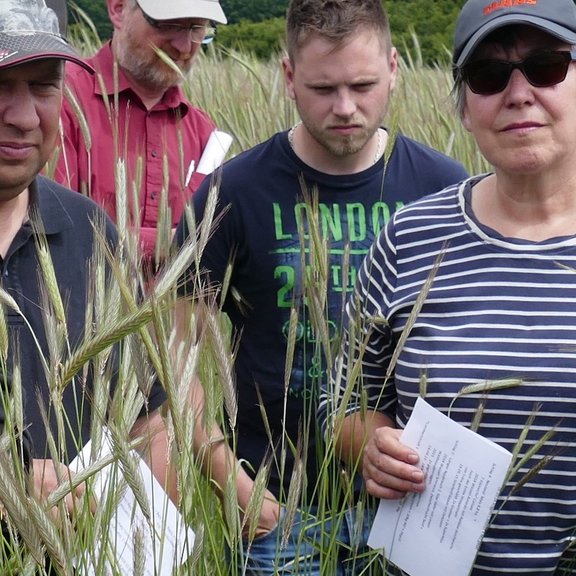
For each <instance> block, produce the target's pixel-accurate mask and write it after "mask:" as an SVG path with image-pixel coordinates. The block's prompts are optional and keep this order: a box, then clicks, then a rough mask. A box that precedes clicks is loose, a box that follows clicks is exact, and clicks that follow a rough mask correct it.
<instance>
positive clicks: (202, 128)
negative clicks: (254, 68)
mask: <svg viewBox="0 0 576 576" xmlns="http://www.w3.org/2000/svg"><path fill="white" fill-rule="evenodd" d="M107 4H108V14H109V17H110V20H111V22H112V25H113V27H114V33H113V37H112V40H111V42H108V43H107V44H105V45H104V46H103V47H102V48H101V50H99V52H98V53H97V54H96V55H95V56H94V57H92V58H89V59H88V62H89V63H90V64H91V65H92V66H93V67H94V68H95V69H96V72H97V75H96V76H92V75H91V74H88V73H86V72H85V71H84V70H82V69H80V68H74V69H72V68H70V69H69V70H68V71H67V74H66V84H67V86H68V87H69V88H70V90H71V92H72V94H73V98H74V100H75V101H76V103H75V104H72V103H71V102H69V101H68V100H66V101H65V102H64V107H63V114H62V141H61V143H60V146H61V147H62V151H61V154H60V157H59V160H58V164H57V167H56V172H55V178H56V180H57V181H58V182H60V183H62V184H64V185H66V186H69V187H70V188H71V189H73V190H77V191H79V192H82V193H83V194H86V195H88V196H90V197H91V198H92V199H94V200H96V202H98V203H99V204H100V205H101V206H103V207H104V209H105V210H106V212H107V213H108V214H109V215H110V217H111V218H112V219H113V220H114V221H120V219H122V218H124V214H123V213H120V211H119V210H118V209H117V196H118V195H119V194H120V193H119V191H118V189H117V180H116V178H115V176H116V170H117V166H118V162H119V161H120V160H122V161H123V162H124V167H125V170H126V182H127V189H128V190H129V192H130V198H131V199H132V191H133V190H136V191H137V192H138V195H139V201H138V202H134V203H133V204H132V205H131V207H130V216H129V224H130V225H131V226H132V227H134V228H136V229H137V230H139V232H140V246H141V248H142V249H143V252H144V255H145V256H147V260H148V261H149V262H150V261H153V260H154V257H155V256H160V254H157V253H156V251H155V247H156V238H157V227H158V223H159V219H160V218H161V214H162V212H163V210H164V208H165V205H166V203H167V205H168V207H169V209H170V212H171V213H170V214H169V217H168V218H169V220H170V221H171V226H172V228H175V227H176V225H177V223H178V220H179V218H180V215H181V214H182V211H183V206H184V204H185V202H186V201H187V200H188V199H189V197H190V195H191V194H192V193H193V192H194V191H195V190H196V189H197V187H198V185H199V184H200V182H201V181H202V179H203V175H201V174H200V173H197V172H196V171H195V168H196V167H197V166H198V162H199V160H200V158H201V156H202V153H203V151H204V149H205V146H206V143H207V141H208V138H209V136H210V134H211V133H212V132H213V131H214V129H215V126H214V123H213V122H212V120H211V119H210V118H209V117H208V116H207V114H206V113H205V112H203V111H202V110H199V109H198V108H195V107H194V106H193V105H192V104H191V103H190V102H189V101H188V100H187V98H186V96H185V94H184V92H183V90H182V88H181V87H180V85H181V84H182V82H183V80H184V79H185V77H186V75H187V74H188V73H189V72H190V70H191V68H192V65H193V63H194V60H195V57H196V55H197V53H198V51H199V50H200V47H201V45H202V44H206V43H208V42H209V41H210V40H211V39H212V37H213V33H214V29H213V28H212V22H219V23H226V17H225V15H224V12H223V11H222V8H221V6H220V4H219V2H218V1H217V0H166V1H159V0H138V1H136V0H107ZM116 66H117V69H116V68H115V67H116ZM79 110H80V111H81V113H80V112H79ZM79 114H81V115H82V116H84V118H79V117H78V115H79ZM165 240H169V238H167V239H165ZM159 244H162V242H159ZM164 244H166V242H164ZM159 249H160V247H159Z"/></svg>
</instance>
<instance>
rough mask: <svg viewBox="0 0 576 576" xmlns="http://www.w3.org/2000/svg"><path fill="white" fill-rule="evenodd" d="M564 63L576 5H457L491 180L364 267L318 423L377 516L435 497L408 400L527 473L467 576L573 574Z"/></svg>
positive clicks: (384, 245)
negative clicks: (412, 443)
mask: <svg viewBox="0 0 576 576" xmlns="http://www.w3.org/2000/svg"><path fill="white" fill-rule="evenodd" d="M575 46H576V6H575V4H574V2H573V0H523V1H520V0H514V1H511V0H507V1H499V2H488V0H469V1H468V2H467V3H466V4H465V6H464V7H463V9H462V11H461V14H460V16H459V19H458V22H457V25H456V33H455V50H454V56H453V62H454V78H455V93H456V95H457V100H458V110H459V113H460V116H461V119H462V122H463V124H464V126H465V127H466V129H467V130H468V131H469V132H470V133H471V135H472V136H473V137H474V138H475V140H476V142H477V145H478V147H479V149H480V151H481V152H482V154H483V155H484V157H485V158H486V159H487V160H488V161H489V162H490V164H491V165H492V166H493V170H492V171H491V172H490V173H488V174H482V175H478V176H475V177H472V178H470V179H468V180H466V181H464V182H462V183H461V184H459V185H457V186H452V187H449V188H447V189H445V190H443V191H441V192H439V193H437V194H435V195H432V196H428V197H427V198H425V199H423V200H419V201H417V202H415V203H413V204H411V205H409V206H407V207H405V208H403V209H402V210H400V211H398V212H397V213H396V214H395V216H394V218H393V219H392V221H391V222H390V223H389V225H388V226H387V228H386V229H385V230H384V231H383V232H382V234H381V235H380V237H379V239H378V240H377V242H376V243H375V244H374V246H373V247H372V250H371V252H370V254H369V255H368V257H367V259H366V260H365V262H364V265H363V268H362V270H361V273H360V275H359V278H358V282H357V286H356V291H355V294H354V295H353V297H352V298H351V299H350V301H349V304H348V308H347V313H348V317H349V327H348V332H347V336H346V338H345V341H344V342H343V345H342V353H341V358H340V359H341V361H342V363H341V364H338V366H339V370H337V371H335V373H336V372H337V373H338V374H339V375H340V379H338V378H337V377H336V376H335V377H334V380H333V383H332V385H333V386H334V389H332V390H331V391H330V393H328V392H326V393H325V395H324V401H323V403H322V405H321V416H322V417H323V418H326V417H328V418H327V435H328V436H330V435H331V434H333V433H334V434H336V437H337V448H338V450H339V454H340V456H341V458H342V459H343V460H344V461H347V462H350V463H351V464H352V465H355V464H358V465H359V468H360V469H361V470H362V473H363V477H364V480H365V485H366V488H367V490H368V492H369V493H370V494H372V495H373V496H376V497H377V498H383V499H400V498H402V497H404V496H405V495H406V494H407V493H420V492H423V491H425V490H428V489H430V490H432V489H433V485H434V484H433V478H432V472H433V470H432V469H431V468H429V467H427V463H426V462H425V461H424V458H423V455H421V454H418V453H417V451H415V450H412V449H411V448H409V447H407V446H406V445H404V444H403V443H402V442H401V440H400V436H401V430H402V428H404V426H405V425H406V423H407V421H408V419H409V418H410V415H411V412H412V410H413V407H414V404H415V401H416V399H417V397H418V396H419V395H423V396H425V399H426V400H427V401H428V402H429V403H430V404H432V405H433V406H434V407H436V408H437V409H438V410H440V411H442V412H444V413H445V414H448V415H449V416H450V417H451V418H452V419H454V420H456V421H457V422H459V423H461V424H462V425H463V426H465V427H468V428H473V429H476V431H477V432H478V433H479V434H481V435H483V436H485V437H487V438H489V439H490V440H492V441H494V442H496V443H498V444H500V445H501V446H503V447H504V448H506V449H508V450H509V451H510V452H512V453H513V454H514V458H515V460H514V464H518V463H519V462H520V461H521V459H523V458H524V459H525V461H524V462H523V463H522V464H521V465H520V466H519V469H518V470H517V471H516V472H514V473H513V474H512V475H509V478H508V479H507V480H506V481H505V483H504V485H503V487H502V490H501V493H500V496H499V498H498V501H497V502H496V503H495V505H494V514H493V515H492V517H491V520H490V523H489V524H488V526H487V527H486V530H485V532H484V537H483V539H482V541H481V542H480V543H479V550H478V554H477V556H476V560H475V564H474V568H473V569H472V572H471V573H472V574H473V575H474V576H480V575H488V574H491V575H501V574H516V575H522V576H526V575H528V574H534V575H538V576H545V575H560V574H564V573H566V574H573V573H576V541H575V540H576V64H574V60H575V59H576V52H575ZM416 311H417V313H416ZM411 314H412V317H411ZM414 317H415V319H414ZM401 336H402V337H406V336H407V338H406V341H405V342H400V340H401ZM399 342H400V344H399ZM396 353H398V355H397V356H396ZM358 368H359V369H358ZM347 374H362V379H361V382H360V381H350V379H348V381H346V378H345V376H341V375H347ZM338 398H339V399H343V398H344V399H348V398H351V399H350V400H349V401H347V403H346V404H345V405H344V402H343V401H341V402H338V401H337V400H336V399H338ZM366 406H367V408H366ZM342 422H343V424H342ZM427 472H429V474H428V477H427V474H426V473H427ZM471 473H473V471H471ZM447 507H448V506H447ZM466 513H467V512H463V514H466ZM414 537H415V538H417V537H418V536H417V535H414ZM463 576H465V575H464V574H463Z"/></svg>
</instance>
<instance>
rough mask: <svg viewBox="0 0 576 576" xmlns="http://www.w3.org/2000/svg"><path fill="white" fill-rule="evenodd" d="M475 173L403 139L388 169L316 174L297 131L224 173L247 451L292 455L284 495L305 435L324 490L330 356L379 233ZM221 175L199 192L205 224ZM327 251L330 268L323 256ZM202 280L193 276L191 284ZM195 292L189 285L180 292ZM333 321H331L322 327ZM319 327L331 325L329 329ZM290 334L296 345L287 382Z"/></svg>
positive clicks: (216, 259) (241, 435)
mask: <svg viewBox="0 0 576 576" xmlns="http://www.w3.org/2000/svg"><path fill="white" fill-rule="evenodd" d="M466 176H467V173H466V170H465V169H464V167H463V166H462V165H461V164H459V163H457V162H456V161H454V160H452V159H450V158H448V157H446V156H444V155H443V154H440V153H439V152H437V151H435V150H433V149H431V148H429V147H427V146H424V145H423V144H420V143H417V142H415V141H413V140H410V139H409V138H406V137H405V136H402V135H398V136H397V138H396V140H395V144H394V148H393V151H392V154H391V155H390V158H389V160H388V161H387V162H386V163H385V162H384V160H380V161H379V162H377V163H376V164H374V165H373V166H371V167H370V168H368V169H367V170H364V171H362V172H359V173H357V174H350V175H345V176H340V175H339V176H334V175H328V174H324V173H321V172H318V171H316V170H314V169H312V168H310V167H309V166H307V165H306V164H305V163H303V162H302V161H301V160H300V159H299V158H298V157H297V156H296V154H295V153H294V152H293V150H292V149H291V147H290V144H289V143H288V139H287V134H286V132H282V133H279V134H276V135H275V136H273V137H272V138H271V139H270V140H268V141H266V142H264V143H262V144H260V145H258V146H256V147H255V148H252V149H251V150H248V151H246V152H244V153H243V154H240V155H239V156H237V157H236V158H234V159H232V160H230V161H229V162H227V163H226V164H225V166H224V167H223V170H222V180H221V184H220V187H219V203H218V209H217V213H218V212H219V211H222V210H224V213H223V215H222V218H221V220H220V221H219V222H218V225H217V227H216V229H215V231H214V234H213V236H212V237H211V239H210V240H209V242H208V245H207V246H206V249H205V251H204V253H203V255H202V259H201V268H202V271H203V273H205V274H206V275H207V277H208V279H209V281H210V282H212V283H216V285H219V284H220V283H222V281H223V280H224V276H225V274H226V270H227V267H228V264H229V263H230V262H232V263H233V268H232V275H231V280H230V289H229V290H228V293H227V296H226V300H225V301H224V302H223V303H222V309H223V311H224V312H226V314H228V316H229V317H230V320H231V322H232V325H233V327H234V330H235V335H236V336H237V337H239V341H238V352H237V356H236V363H235V370H236V384H237V393H238V417H237V431H236V432H237V440H238V442H237V456H238V457H239V458H241V459H243V460H245V461H247V462H249V463H250V465H251V467H252V468H253V469H254V470H257V469H258V468H259V466H260V465H261V463H262V461H263V460H264V458H265V457H266V455H267V454H268V456H269V455H270V454H272V453H274V451H276V454H277V455H279V454H280V451H281V450H282V452H283V453H285V454H286V455H287V461H286V467H285V469H284V472H283V474H282V472H281V468H282V464H281V461H280V459H275V460H274V459H273V460H272V462H273V464H272V470H271V478H270V483H269V488H270V490H271V491H272V492H273V493H274V494H275V495H276V496H277V497H279V498H281V499H283V498H285V497H286V494H287V490H288V487H289V484H290V476H291V472H292V466H293V455H292V451H293V450H294V447H295V446H296V445H297V442H298V436H299V432H300V431H302V430H305V431H309V432H307V433H306V435H305V436H304V440H305V446H306V451H305V452H306V453H305V457H306V458H307V490H308V494H309V495H311V494H312V492H313V491H314V487H315V479H316V477H317V466H318V464H317V461H316V449H317V446H316V443H317V440H316V434H315V432H316V426H315V417H316V404H317V402H316V400H317V396H318V394H319V390H320V382H321V380H323V379H325V377H326V356H327V355H328V356H329V355H330V350H331V349H334V348H335V347H336V346H337V344H338V339H339V337H340V327H341V324H342V317H343V310H344V303H345V301H346V298H347V297H348V296H349V295H350V294H351V292H352V290H353V288H354V285H355V281H356V275H357V270H358V269H359V267H360V264H361V262H362V260H363V258H364V256H365V255H366V253H367V252H368V250H369V248H370V246H371V244H372V242H373V240H374V238H375V236H376V235H377V234H378V232H379V231H380V230H381V228H382V227H383V225H384V224H385V222H386V221H387V220H388V219H389V218H390V215H391V214H392V213H393V212H395V211H396V210H397V209H398V208H399V207H401V206H403V205H404V204H406V203H408V202H411V201H412V200H415V199H417V198H420V197H421V196H423V195H425V194H429V193H433V192H436V191H438V190H440V189H442V188H444V187H445V186H447V185H448V184H451V183H455V182H458V181H460V180H462V179H464V178H465V177H466ZM209 180H210V179H206V181H205V182H204V183H203V185H202V186H201V187H200V189H199V190H198V191H197V192H196V194H194V196H193V207H194V213H195V215H196V218H197V219H198V220H200V219H202V215H203V213H204V208H205V205H206V200H207V197H208V192H209V188H210V182H209ZM307 199H308V201H307ZM307 205H308V207H309V208H307ZM310 215H312V216H310ZM308 217H312V218H313V219H314V221H315V222H317V223H318V226H317V227H316V229H318V230H319V231H320V236H321V237H322V239H323V240H322V243H325V247H326V248H325V249H320V250H318V249H317V248H318V242H315V241H314V240H313V237H314V228H315V226H312V227H309V225H308ZM186 236H187V230H186V224H185V218H183V220H182V221H181V223H180V226H179V227H178V230H177V233H176V242H177V243H178V244H179V245H181V244H182V242H183V241H184V239H185V237H186ZM326 252H327V254H328V261H327V262H325V263H323V262H322V259H321V258H320V259H318V258H317V254H323V253H326ZM194 273H195V268H194V270H193V269H190V271H189V276H188V278H190V277H191V275H193V274H194ZM191 285H192V284H191V283H189V284H188V286H191ZM305 286H308V287H305ZM323 286H325V287H323ZM187 290H190V288H187V287H186V286H184V287H182V288H181V290H180V293H181V294H185V293H186V291H187ZM326 292H328V299H327V301H326V302H323V301H321V298H322V296H321V295H322V294H325V293H326ZM313 294H316V295H317V296H318V297H319V298H320V301H316V297H315V296H314V295H313ZM292 310H294V313H292V317H293V320H292V329H291V328H290V326H291V323H290V319H291V312H292ZM295 314H297V317H296V316H295ZM323 317H327V318H328V321H327V322H326V320H322V319H320V321H318V320H315V318H323ZM295 319H296V322H295ZM318 326H326V329H325V331H324V333H322V330H318V329H317V327H318ZM290 335H291V336H292V338H295V347H294V353H293V357H292V354H289V358H290V360H289V362H288V364H289V365H290V377H289V382H288V385H287V386H285V372H286V366H287V349H290V348H289V346H288V341H289V339H290ZM286 390H287V392H286ZM261 404H262V405H263V409H264V411H265V414H266V416H265V419H263V417H262V413H261V408H260V405H261ZM264 420H266V421H267V422H265V421H264ZM268 429H270V430H271V431H272V436H273V438H272V440H270V438H269V436H268V433H267V430H268ZM284 431H285V432H286V434H287V436H288V438H286V437H283V433H284ZM281 475H282V478H281V477H280V476H281Z"/></svg>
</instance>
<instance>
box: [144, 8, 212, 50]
mask: <svg viewBox="0 0 576 576" xmlns="http://www.w3.org/2000/svg"><path fill="white" fill-rule="evenodd" d="M137 5H138V8H140V5H139V4H137ZM140 12H142V16H144V20H146V22H148V24H150V26H152V28H155V29H156V30H158V31H159V32H162V33H163V34H177V33H180V32H188V33H190V38H191V40H192V42H195V43H196V44H210V42H212V40H214V35H215V34H216V28H214V27H213V26H207V25H205V24H178V23H176V22H165V21H164V20H156V19H155V18H151V17H150V16H148V14H146V12H144V10H142V8H140Z"/></svg>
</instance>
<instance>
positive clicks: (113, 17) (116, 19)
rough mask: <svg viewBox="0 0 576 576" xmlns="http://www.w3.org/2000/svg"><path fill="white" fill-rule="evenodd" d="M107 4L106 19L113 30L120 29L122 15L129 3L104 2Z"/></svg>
mask: <svg viewBox="0 0 576 576" xmlns="http://www.w3.org/2000/svg"><path fill="white" fill-rule="evenodd" d="M106 2H107V4H108V18H110V22H111V23H112V26H114V28H115V29H116V28H122V25H123V23H124V15H125V13H126V10H127V8H128V5H129V3H130V1H129V0H106Z"/></svg>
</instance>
